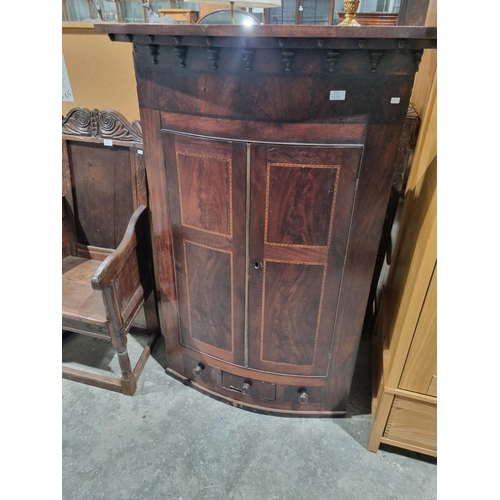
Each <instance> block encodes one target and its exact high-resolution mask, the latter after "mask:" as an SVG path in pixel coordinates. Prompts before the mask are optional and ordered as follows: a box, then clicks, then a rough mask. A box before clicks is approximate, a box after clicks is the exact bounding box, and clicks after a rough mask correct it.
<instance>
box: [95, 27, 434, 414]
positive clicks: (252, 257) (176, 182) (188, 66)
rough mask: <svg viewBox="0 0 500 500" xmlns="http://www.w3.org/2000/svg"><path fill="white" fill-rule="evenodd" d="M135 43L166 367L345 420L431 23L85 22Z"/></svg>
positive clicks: (245, 398)
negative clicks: (399, 155) (394, 176)
mask: <svg viewBox="0 0 500 500" xmlns="http://www.w3.org/2000/svg"><path fill="white" fill-rule="evenodd" d="M95 29H96V31H98V32H105V33H108V34H109V37H110V38H111V40H113V41H117V42H132V43H133V54H134V64H135V72H136V78H137V90H138V96H139V106H140V113H141V124H142V129H143V136H144V148H145V156H146V170H147V177H148V186H149V202H150V208H151V217H152V227H153V233H154V241H155V254H156V255H155V269H156V280H157V288H158V291H159V299H160V302H161V308H160V316H161V318H160V320H161V323H162V331H163V335H164V336H165V345H166V350H167V365H168V368H167V372H168V373H170V374H171V375H173V376H174V377H177V378H178V379H181V380H183V381H184V382H186V383H190V384H191V385H192V386H193V387H195V388H196V389H198V390H200V391H202V392H204V393H205V394H208V395H211V396H213V397H215V398H218V399H221V400H224V401H226V402H229V403H230V404H234V405H235V406H239V407H242V408H246V409H250V410H255V411H265V412H270V413H274V414H282V415H300V416H316V417H318V416H334V415H338V416H341V415H344V414H345V411H346V404H347V399H348V395H349V389H350V385H351V378H352V374H353V371H354V365H355V361H356V354H357V349H358V344H359V340H360V335H361V329H362V325H363V318H364V314H365V309H366V305H367V300H368V294H369V289H370V283H371V279H372V273H373V268H374V265H375V260H376V255H377V249H378V244H379V240H380V235H381V231H382V225H383V221H384V215H385V210H386V206H387V202H388V199H389V194H390V189H391V181H392V172H393V168H394V164H395V159H396V153H397V149H398V142H399V138H400V135H401V132H402V128H403V124H404V120H405V117H406V113H407V109H408V104H409V99H410V95H411V90H412V86H413V81H414V76H415V72H416V71H417V70H418V65H419V62H420V60H421V58H422V54H423V50H424V49H429V48H430V49H433V48H436V40H437V38H436V37H437V29H436V28H428V27H383V28H381V27H332V26H252V27H246V26H198V25H177V26H175V25H158V24H150V25H147V24H137V25H133V24H98V25H96V27H95Z"/></svg>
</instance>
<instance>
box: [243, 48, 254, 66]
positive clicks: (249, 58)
mask: <svg viewBox="0 0 500 500" xmlns="http://www.w3.org/2000/svg"><path fill="white" fill-rule="evenodd" d="M254 59H255V49H247V48H245V49H243V60H244V61H245V68H246V70H247V71H252V64H253V61H254Z"/></svg>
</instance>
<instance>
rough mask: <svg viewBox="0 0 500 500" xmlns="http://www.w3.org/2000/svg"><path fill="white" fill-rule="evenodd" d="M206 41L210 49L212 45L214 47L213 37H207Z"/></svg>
mask: <svg viewBox="0 0 500 500" xmlns="http://www.w3.org/2000/svg"><path fill="white" fill-rule="evenodd" d="M205 41H206V42H207V45H208V46H209V47H210V45H212V42H213V40H212V37H211V36H206V37H205Z"/></svg>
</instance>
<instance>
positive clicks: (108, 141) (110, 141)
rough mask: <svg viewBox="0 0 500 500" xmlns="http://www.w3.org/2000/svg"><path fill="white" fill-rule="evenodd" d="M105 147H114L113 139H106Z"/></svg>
mask: <svg viewBox="0 0 500 500" xmlns="http://www.w3.org/2000/svg"><path fill="white" fill-rule="evenodd" d="M104 145H105V146H112V145H113V141H112V140H111V139H104Z"/></svg>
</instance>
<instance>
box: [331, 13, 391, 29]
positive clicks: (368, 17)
mask: <svg viewBox="0 0 500 500" xmlns="http://www.w3.org/2000/svg"><path fill="white" fill-rule="evenodd" d="M344 19H345V13H344V12H339V23H341V22H342V21H343V20H344ZM356 21H358V23H359V24H360V25H361V26H396V24H397V22H398V14H391V13H389V12H357V13H356Z"/></svg>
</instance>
